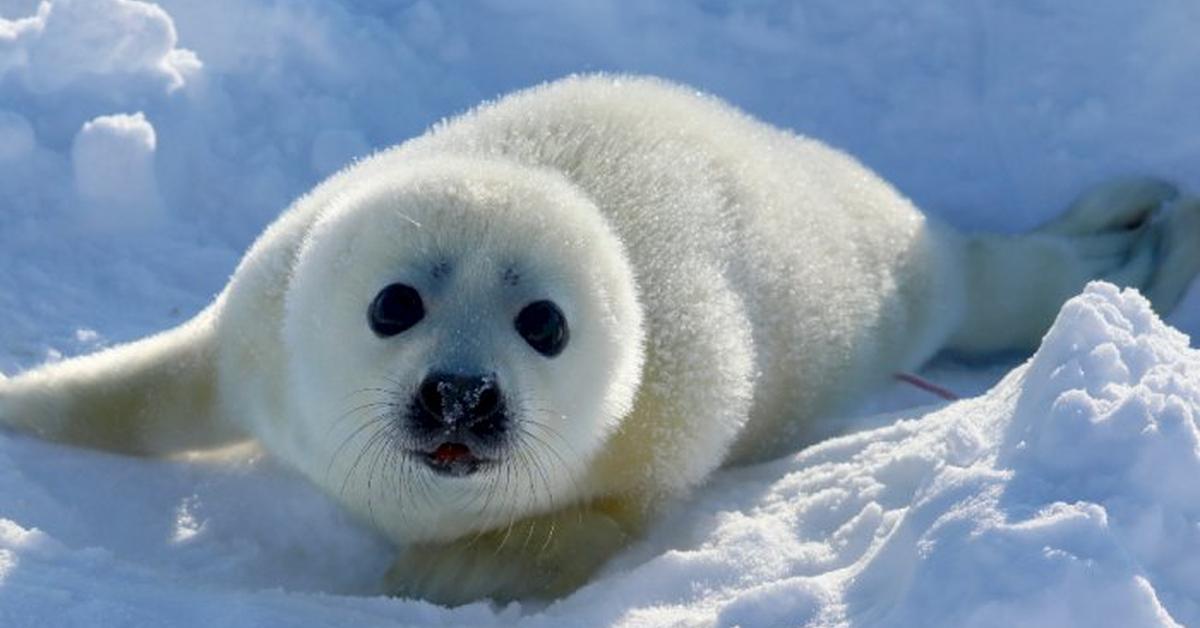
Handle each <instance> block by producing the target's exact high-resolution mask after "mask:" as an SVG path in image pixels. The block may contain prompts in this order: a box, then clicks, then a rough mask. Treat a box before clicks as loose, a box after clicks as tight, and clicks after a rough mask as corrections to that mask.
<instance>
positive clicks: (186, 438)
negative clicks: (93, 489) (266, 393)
mask: <svg viewBox="0 0 1200 628" xmlns="http://www.w3.org/2000/svg"><path fill="white" fill-rule="evenodd" d="M212 336H213V320H212V313H211V311H206V312H204V313H202V314H200V315H199V316H197V317H196V318H195V319H193V320H191V321H189V322H187V323H184V324H183V325H181V326H179V327H177V328H175V329H172V330H170V331H167V332H163V333H162V334H159V335H157V336H151V337H150V338H146V339H143V340H139V341H137V342H133V343H129V344H126V345H120V346H117V347H113V348H111V349H107V350H105V351H101V352H99V353H95V354H92V355H86V356H82V357H79V358H74V359H71V360H66V361H64V362H59V363H55V364H48V365H46V366H42V367H39V368H36V369H33V370H31V371H28V372H26V373H21V374H19V375H16V376H14V377H11V378H7V379H0V425H6V426H10V427H14V428H17V429H20V430H22V431H26V432H31V433H33V434H36V435H38V436H40V437H42V438H46V439H48V440H54V441H59V442H64V443H69V444H73V445H81V446H85V447H94V448H98V449H107V450H110V451H117V452H121V453H131V454H168V453H174V452H179V451H184V450H188V449H199V448H206V447H212V446H216V445H221V444H228V443H230V442H232V441H234V440H236V439H237V438H239V435H238V434H237V433H236V432H235V430H234V428H233V427H232V426H229V425H226V424H225V423H224V422H223V421H221V420H220V418H219V409H218V407H217V405H218V404H217V395H216V390H215V386H216V373H215V369H214V359H213V358H214V356H213V354H214V351H215V347H214V343H213V338H212Z"/></svg>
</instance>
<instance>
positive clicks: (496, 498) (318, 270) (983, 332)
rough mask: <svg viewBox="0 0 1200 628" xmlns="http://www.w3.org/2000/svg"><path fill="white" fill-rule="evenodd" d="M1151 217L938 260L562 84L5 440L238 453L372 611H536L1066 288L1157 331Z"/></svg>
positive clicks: (438, 150) (389, 173) (1065, 223)
mask: <svg viewBox="0 0 1200 628" xmlns="http://www.w3.org/2000/svg"><path fill="white" fill-rule="evenodd" d="M1174 197H1175V191H1174V189H1173V187H1172V186H1170V185H1168V184H1165V183H1162V182H1159V181H1155V180H1151V179H1132V180H1125V181H1120V182H1114V183H1110V184H1105V185H1102V186H1100V187H1098V188H1096V189H1094V190H1092V191H1091V192H1089V193H1087V194H1085V195H1084V196H1083V197H1082V198H1081V199H1080V200H1079V201H1078V202H1077V203H1075V205H1073V206H1072V207H1071V208H1069V210H1068V211H1067V212H1066V213H1065V215H1064V216H1063V217H1062V218H1060V219H1058V220H1056V221H1054V222H1052V223H1050V224H1047V225H1046V226H1044V227H1043V228H1041V229H1039V230H1037V231H1035V232H1033V233H1030V234H1026V235H1022V236H994V235H977V234H963V233H959V232H957V231H955V230H953V229H951V228H949V227H947V226H946V225H943V224H942V223H940V222H938V221H937V220H935V219H933V218H931V217H929V216H926V215H924V214H922V213H921V212H920V211H919V210H918V209H916V208H915V207H914V206H913V205H912V204H911V203H910V202H909V201H908V200H907V199H906V198H905V197H904V196H903V195H901V194H900V193H898V192H897V191H896V190H895V189H894V188H893V187H892V186H890V185H889V184H888V183H887V182H886V181H884V180H883V179H881V178H880V177H878V176H877V175H875V174H874V173H872V172H871V171H869V170H868V169H866V168H865V167H864V166H862V165H861V164H859V163H858V162H856V161H855V160H854V159H853V158H851V157H849V156H848V155H846V154H844V153H842V152H840V151H838V150H835V149H833V148H830V147H829V146H826V145H825V144H822V143H821V142H818V141H816V140H813V139H809V138H805V137H800V136H797V135H795V134H792V133H790V132H787V131H784V130H780V129H777V128H774V127H771V126H769V125H767V124H764V123H761V122H758V121H756V120H753V119H751V118H750V117H748V116H746V115H745V114H742V113H740V112H739V111H737V110H735V109H734V108H732V107H730V106H728V105H726V104H723V103H722V102H720V101H718V100H716V99H714V98H711V97H708V96H704V95H701V94H698V93H696V92H695V91H693V90H690V89H687V88H685V87H681V86H676V85H672V84H669V83H667V82H664V81H661V80H657V79H652V78H638V77H628V76H586V77H571V78H567V79H564V80H560V81H557V82H554V83H550V84H547V85H543V86H540V87H536V88H533V89H529V90H526V91H521V92H518V93H515V94H512V95H510V96H507V97H505V98H503V99H501V100H499V101H497V102H495V103H491V104H485V105H483V106H481V107H480V108H478V109H476V110H474V111H472V112H470V113H467V114H465V115H462V116H460V117H458V118H455V119H453V120H450V121H448V122H445V123H443V124H441V125H439V126H437V127H436V128H434V129H432V130H430V131H429V132H428V133H426V134H425V135H423V136H421V137H418V138H415V139H412V140H410V141H408V142H405V143H403V144H400V145H399V146H396V147H394V148H391V149H388V150H385V151H383V152H380V153H377V154H375V155H373V156H371V157H369V158H367V159H365V160H363V161H361V162H358V163H356V164H354V165H352V166H350V167H348V168H347V169H345V170H343V171H341V172H339V173H337V174H335V175H334V176H332V177H330V178H329V179H328V180H326V181H325V182H323V183H321V184H320V185H319V186H317V187H316V188H315V189H314V190H312V191H311V192H310V193H308V194H306V195H305V196H304V197H302V198H300V199H299V200H297V201H296V202H295V203H294V204H293V205H292V206H291V207H290V208H288V209H287V210H286V211H285V212H284V213H283V214H282V215H281V216H280V217H279V219H278V220H277V221H276V222H275V223H273V224H272V225H271V226H270V227H269V228H268V229H267V230H266V231H265V232H264V233H263V234H262V236H261V237H260V238H259V239H258V240H257V241H256V242H255V243H254V244H253V246H252V247H251V248H250V250H249V252H248V253H247V254H246V256H245V258H244V259H243V260H242V262H241V263H240V265H239V266H238V268H237V269H236V271H235V272H234V274H233V276H232V278H231V279H230V281H229V284H228V286H227V287H226V288H225V290H224V291H223V292H222V293H221V294H220V295H219V296H218V297H217V298H216V300H215V301H214V303H213V304H212V305H211V306H209V307H208V308H207V309H205V310H204V311H203V312H201V313H200V314H199V315H197V316H196V317H195V318H194V319H193V320H191V321H190V322H188V323H185V324H183V325H181V326H180V327H178V328H176V329H173V330H170V331H167V332H164V333H162V334H159V335H156V336H152V337H149V338H146V339H144V340H140V341H137V342H134V343H130V344H127V345H124V346H119V347H114V348H112V349H109V350H106V351H103V352H101V353H98V354H95V355H90V356H85V357H81V358H78V359H74V360H69V361H66V362H63V363H59V364H53V365H48V366H45V367H41V368H38V369H34V370H32V371H30V372H27V373H24V374H21V375H18V376H17V377H15V378H12V379H9V380H5V381H2V382H0V422H3V423H6V424H8V425H12V426H17V427H20V428H24V429H26V430H29V431H32V432H34V433H36V434H39V435H41V436H43V437H45V438H49V439H54V440H59V441H64V442H69V443H76V444H81V445H88V446H94V447H101V448H106V449H111V450H115V451H122V452H128V453H136V454H168V453H172V452H177V451H182V450H189V449H195V448H203V447H213V446H217V445H220V444H224V443H229V442H233V441H237V440H239V439H245V438H254V439H257V440H258V441H259V442H260V443H261V445H262V446H263V447H264V448H265V449H266V450H267V451H268V452H270V453H271V454H273V455H274V456H276V457H278V458H279V459H281V460H283V461H284V462H285V463H286V464H288V465H290V466H292V467H294V468H295V469H297V470H299V471H300V472H301V473H302V474H304V475H305V476H306V477H308V478H309V479H310V480H311V481H313V482H314V483H316V484H317V485H319V486H321V487H322V488H324V489H325V490H326V491H327V492H328V493H329V494H331V495H333V496H334V497H335V498H337V499H338V500H340V501H341V502H342V503H343V504H345V506H346V507H347V508H348V509H350V510H351V511H353V512H354V513H356V514H357V515H358V516H360V517H362V518H363V519H364V520H367V521H369V522H371V523H372V524H374V525H375V526H376V527H377V528H378V529H379V530H381V531H382V532H383V533H384V534H386V535H387V536H389V537H390V538H391V539H393V540H394V541H395V542H396V543H397V544H398V545H399V547H400V548H401V550H400V555H399V557H398V559H397V562H396V564H395V566H394V567H393V568H392V570H391V572H390V574H389V576H388V582H389V587H390V589H391V590H392V591H393V592H395V593H397V594H400V595H406V596H419V597H423V598H426V599H429V600H433V601H436V602H442V603H448V604H457V603H462V602H467V601H470V600H475V599H480V598H493V599H499V600H507V599H515V598H527V597H553V596H557V595H561V594H563V593H565V592H568V591H570V590H572V589H574V588H575V587H578V586H579V585H580V584H582V583H583V582H585V581H586V579H587V578H588V577H589V576H590V575H591V574H592V573H593V572H594V571H595V570H596V569H597V568H598V567H599V566H600V565H602V564H603V562H604V561H605V559H607V558H608V557H609V556H611V555H612V554H613V553H614V552H615V551H617V550H618V549H619V548H620V547H622V546H623V545H625V544H626V543H627V542H628V540H629V539H630V538H633V537H635V536H636V535H637V534H638V533H639V532H640V531H641V530H642V529H643V528H644V527H645V526H646V525H647V524H648V522H650V521H652V520H653V518H654V515H655V514H656V513H657V512H659V511H660V510H661V508H662V507H663V505H664V504H668V503H671V501H673V500H677V499H679V498H680V497H681V496H683V495H686V493H687V491H688V490H689V489H690V488H691V487H694V486H695V485H697V484H698V483H700V482H702V481H703V480H704V479H705V477H706V476H707V475H708V474H709V473H711V472H712V471H713V470H714V469H716V468H718V467H719V466H721V465H722V464H739V463H746V462H751V461H756V460H762V459H765V458H769V457H771V456H776V455H779V454H780V453H782V452H786V451H789V450H792V449H794V448H796V447H798V446H800V445H801V444H803V443H804V442H806V439H808V438H809V436H807V435H808V434H811V433H813V432H812V430H813V428H814V427H815V426H818V425H819V424H820V419H822V418H825V417H830V416H834V415H836V414H837V413H839V412H843V411H845V410H846V409H847V408H849V407H850V406H851V405H852V404H854V403H855V402H856V401H857V400H858V399H860V398H861V397H862V396H863V395H864V394H865V393H867V392H868V391H870V390H872V389H873V388H875V387H878V386H880V385H882V384H883V383H884V382H886V381H887V380H889V379H890V378H891V377H892V375H893V374H894V373H896V372H899V371H905V370H910V369H913V368H916V367H917V366H919V365H920V364H921V363H922V362H923V361H925V360H927V359H928V358H929V357H930V356H932V355H933V354H934V353H935V352H936V351H938V350H940V349H944V348H949V349H953V350H956V351H960V352H965V353H972V354H986V353H989V352H994V351H1000V350H1005V349H1013V348H1018V349H1024V348H1030V347H1033V346H1035V345H1036V343H1037V341H1038V338H1039V337H1040V334H1041V333H1042V331H1043V330H1044V329H1045V328H1046V327H1047V326H1048V325H1049V323H1050V322H1051V320H1052V317H1053V316H1054V314H1055V312H1056V311H1057V309H1058V307H1059V305H1060V304H1061V303H1062V302H1063V301H1064V300H1065V299H1066V298H1068V297H1069V296H1071V295H1073V294H1075V293H1077V292H1078V291H1079V290H1080V289H1081V288H1082V286H1083V285H1084V283H1085V282H1086V281H1088V280H1090V279H1093V278H1103V279H1106V280H1109V281H1112V282H1115V283H1118V284H1121V285H1126V286H1136V287H1138V288H1139V289H1141V290H1142V291H1143V292H1145V293H1146V294H1147V295H1148V296H1149V297H1150V298H1151V300H1152V301H1153V302H1154V303H1155V306H1156V307H1158V308H1159V309H1160V311H1163V310H1166V309H1168V308H1170V307H1171V306H1172V304H1174V303H1175V301H1176V300H1177V299H1178V298H1179V297H1180V295H1181V294H1182V292H1183V291H1184V289H1185V288H1186V286H1187V285H1188V282H1189V281H1190V280H1191V278H1192V277H1193V276H1194V275H1195V273H1196V271H1197V268H1198V267H1200V247H1197V246H1195V242H1197V241H1200V203H1198V202H1197V201H1196V200H1195V199H1184V200H1178V201H1174V202H1173V201H1172V199H1174ZM1163 208H1166V209H1165V210H1163Z"/></svg>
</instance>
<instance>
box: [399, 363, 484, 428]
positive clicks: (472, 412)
mask: <svg viewBox="0 0 1200 628" xmlns="http://www.w3.org/2000/svg"><path fill="white" fill-rule="evenodd" d="M417 403H419V404H420V406H421V409H423V410H424V411H425V412H427V413H428V414H429V415H430V416H431V417H433V418H435V419H437V420H438V421H439V422H441V423H442V424H443V425H445V426H447V427H451V426H456V425H457V426H461V427H471V426H472V425H474V424H476V423H478V422H480V421H483V420H484V419H487V418H488V417H490V416H492V415H493V414H495V413H496V411H497V410H498V409H499V408H500V388H499V386H497V385H496V380H495V378H493V377H485V376H478V375H458V374H454V373H430V374H429V376H428V377H426V378H425V381H423V382H421V386H420V388H419V389H418V391H417Z"/></svg>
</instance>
